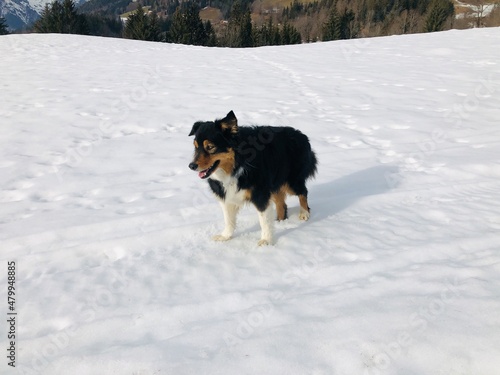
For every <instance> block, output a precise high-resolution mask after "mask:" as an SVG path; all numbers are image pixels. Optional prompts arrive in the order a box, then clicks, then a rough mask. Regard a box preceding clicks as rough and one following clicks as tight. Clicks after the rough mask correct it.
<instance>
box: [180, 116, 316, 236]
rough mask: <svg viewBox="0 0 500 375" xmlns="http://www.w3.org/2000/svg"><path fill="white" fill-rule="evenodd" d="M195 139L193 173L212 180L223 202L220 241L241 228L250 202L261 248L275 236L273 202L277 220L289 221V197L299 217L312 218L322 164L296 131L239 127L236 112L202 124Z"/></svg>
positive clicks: (195, 128) (193, 132) (194, 130)
mask: <svg viewBox="0 0 500 375" xmlns="http://www.w3.org/2000/svg"><path fill="white" fill-rule="evenodd" d="M189 135H190V136H191V135H194V136H195V139H194V147H195V150H194V159H193V162H192V163H190V164H189V168H191V169H192V170H193V171H197V172H198V176H199V177H200V178H202V179H208V183H209V185H210V188H211V189H212V191H213V192H214V193H215V195H216V196H217V198H218V199H219V200H220V202H221V205H222V210H223V212H224V222H225V227H224V230H223V231H222V233H221V234H220V235H217V236H214V240H216V241H227V240H229V239H230V238H231V236H232V235H233V233H234V230H235V227H236V215H237V213H238V211H239V209H240V208H241V207H242V206H243V205H244V204H245V202H252V203H253V204H254V205H255V207H256V208H257V210H258V213H259V221H260V226H261V230H262V233H261V239H260V241H259V245H269V244H271V243H272V237H273V220H274V219H273V214H272V205H271V200H272V201H274V203H275V205H276V212H277V218H278V220H285V219H286V218H287V206H286V203H285V199H286V196H287V195H297V196H298V197H299V203H300V213H299V218H300V219H301V220H308V219H309V206H308V204H307V188H306V180H307V179H308V178H310V177H313V176H314V175H315V173H316V167H317V159H316V155H315V154H314V151H312V149H311V144H310V143H309V139H308V138H307V136H306V135H304V134H302V133H301V132H300V131H299V130H296V129H294V128H291V127H274V126H241V127H240V126H238V120H237V119H236V116H235V115H234V113H233V111H231V112H229V113H228V114H227V116H226V117H225V118H223V119H220V120H215V121H203V122H202V121H199V122H196V123H195V124H194V125H193V128H192V129H191V132H190V133H189Z"/></svg>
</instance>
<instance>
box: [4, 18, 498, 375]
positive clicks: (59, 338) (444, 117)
mask: <svg viewBox="0 0 500 375" xmlns="http://www.w3.org/2000/svg"><path fill="white" fill-rule="evenodd" d="M499 43H500V29H498V28H497V29H481V30H467V31H449V32H444V33H437V34H425V35H413V36H399V37H389V38H379V39H364V40H353V41H343V42H332V43H317V44H309V45H300V46H288V47H268V48H258V49H209V48H202V47H191V46H180V45H168V44H160V43H145V42H137V41H128V40H117V39H104V38H91V37H82V36H61V35H14V36H5V37H0V53H1V55H2V59H1V60H0V103H1V106H0V119H1V125H0V126H1V133H0V152H1V157H0V171H1V173H0V181H1V183H0V210H1V211H0V212H1V215H0V239H1V243H2V251H1V259H2V260H1V261H0V269H1V271H0V290H1V292H0V295H1V296H3V297H2V298H0V300H2V301H3V302H2V304H1V307H0V314H2V315H1V317H2V319H0V321H1V322H2V323H1V324H0V337H2V341H1V342H2V343H3V344H2V347H4V348H8V345H7V342H6V341H7V331H8V327H7V311H8V310H7V307H8V305H7V301H6V293H7V280H8V279H7V262H8V261H15V262H16V267H17V269H16V282H17V284H16V285H17V289H16V296H15V297H16V309H17V310H16V311H17V312H18V316H17V319H18V321H17V326H16V329H17V331H16V334H17V337H16V351H17V352H16V370H13V369H11V368H9V367H8V365H7V361H8V359H6V358H5V356H4V357H3V358H4V359H3V360H1V361H0V362H1V363H0V368H1V369H2V370H1V372H2V373H16V372H15V371H17V373H19V374H51V375H52V374H120V375H121V374H141V375H144V374H148V375H149V374H315V375H319V374H345V375H353V374H436V375H437V374H461V375H462V374H463V375H465V374H470V375H472V374H474V375H495V374H498V368H499V367H500V349H499V348H500V315H499V314H498V311H500V253H499V244H500V128H499V120H500V109H499V108H500V65H499V61H500V49H498V45H499ZM229 110H234V111H235V113H236V115H237V116H238V118H239V120H240V124H271V125H291V126H294V127H296V128H299V129H301V130H302V131H303V132H304V133H306V134H307V135H308V136H309V137H310V139H311V142H312V145H313V147H314V149H315V151H316V153H317V155H318V158H319V161H320V166H319V173H318V176H317V178H316V180H314V181H312V182H310V183H309V190H310V200H309V202H310V205H311V208H312V215H311V219H310V220H309V221H308V222H306V223H303V222H299V220H298V217H297V216H298V202H296V201H295V200H294V199H289V202H288V203H289V213H290V219H289V220H287V221H285V222H281V223H277V225H276V243H275V245H274V246H270V247H265V248H258V247H257V246H256V244H257V240H258V238H259V234H260V232H259V226H258V217H257V215H256V213H255V209H254V208H252V207H248V208H246V209H245V210H243V212H242V213H241V215H240V217H239V227H238V229H237V232H236V236H235V238H234V239H233V240H231V241H229V242H227V243H214V242H212V241H211V240H210V237H211V235H213V234H215V233H217V232H218V231H220V230H221V229H222V213H221V211H220V208H219V205H218V204H217V203H216V201H215V200H214V198H213V197H212V196H211V194H210V193H209V191H208V187H207V185H206V182H204V181H201V180H200V179H199V178H198V177H197V174H196V173H194V172H192V171H190V170H189V169H188V167H187V165H188V163H189V161H190V159H191V156H192V138H189V137H188V136H187V134H188V132H189V130H190V129H191V126H192V123H193V122H194V121H196V120H211V119H214V118H216V117H221V116H224V115H225V114H226V113H227V112H228V111H229ZM7 371H10V372H7Z"/></svg>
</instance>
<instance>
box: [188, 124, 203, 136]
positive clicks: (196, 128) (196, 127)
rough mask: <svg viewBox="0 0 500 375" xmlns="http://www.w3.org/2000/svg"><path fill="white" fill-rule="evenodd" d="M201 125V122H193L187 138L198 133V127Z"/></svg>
mask: <svg viewBox="0 0 500 375" xmlns="http://www.w3.org/2000/svg"><path fill="white" fill-rule="evenodd" d="M201 124H202V123H201V121H198V122H195V123H194V125H193V128H192V129H191V132H190V133H189V135H188V137H190V136H192V135H194V134H195V133H196V132H197V131H198V128H199V127H200V125H201Z"/></svg>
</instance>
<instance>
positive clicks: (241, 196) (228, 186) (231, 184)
mask: <svg viewBox="0 0 500 375" xmlns="http://www.w3.org/2000/svg"><path fill="white" fill-rule="evenodd" d="M237 176H238V174H236V176H229V175H227V174H226V173H225V172H223V171H219V170H217V171H215V173H214V174H213V177H215V179H217V180H218V181H220V182H221V183H222V186H223V187H224V191H225V197H224V202H225V203H229V204H234V205H237V206H242V205H243V204H244V203H245V201H246V200H247V197H248V192H247V191H246V190H238V178H237Z"/></svg>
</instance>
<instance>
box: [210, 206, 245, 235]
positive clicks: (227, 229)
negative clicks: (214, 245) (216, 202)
mask: <svg viewBox="0 0 500 375" xmlns="http://www.w3.org/2000/svg"><path fill="white" fill-rule="evenodd" d="M221 206H222V212H223V213H224V230H223V231H222V233H221V234H217V235H215V236H213V237H212V239H213V240H214V241H227V240H229V239H230V238H231V237H232V236H233V233H234V230H235V229H236V215H237V214H238V211H239V210H240V206H238V205H235V204H227V203H224V202H221Z"/></svg>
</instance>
